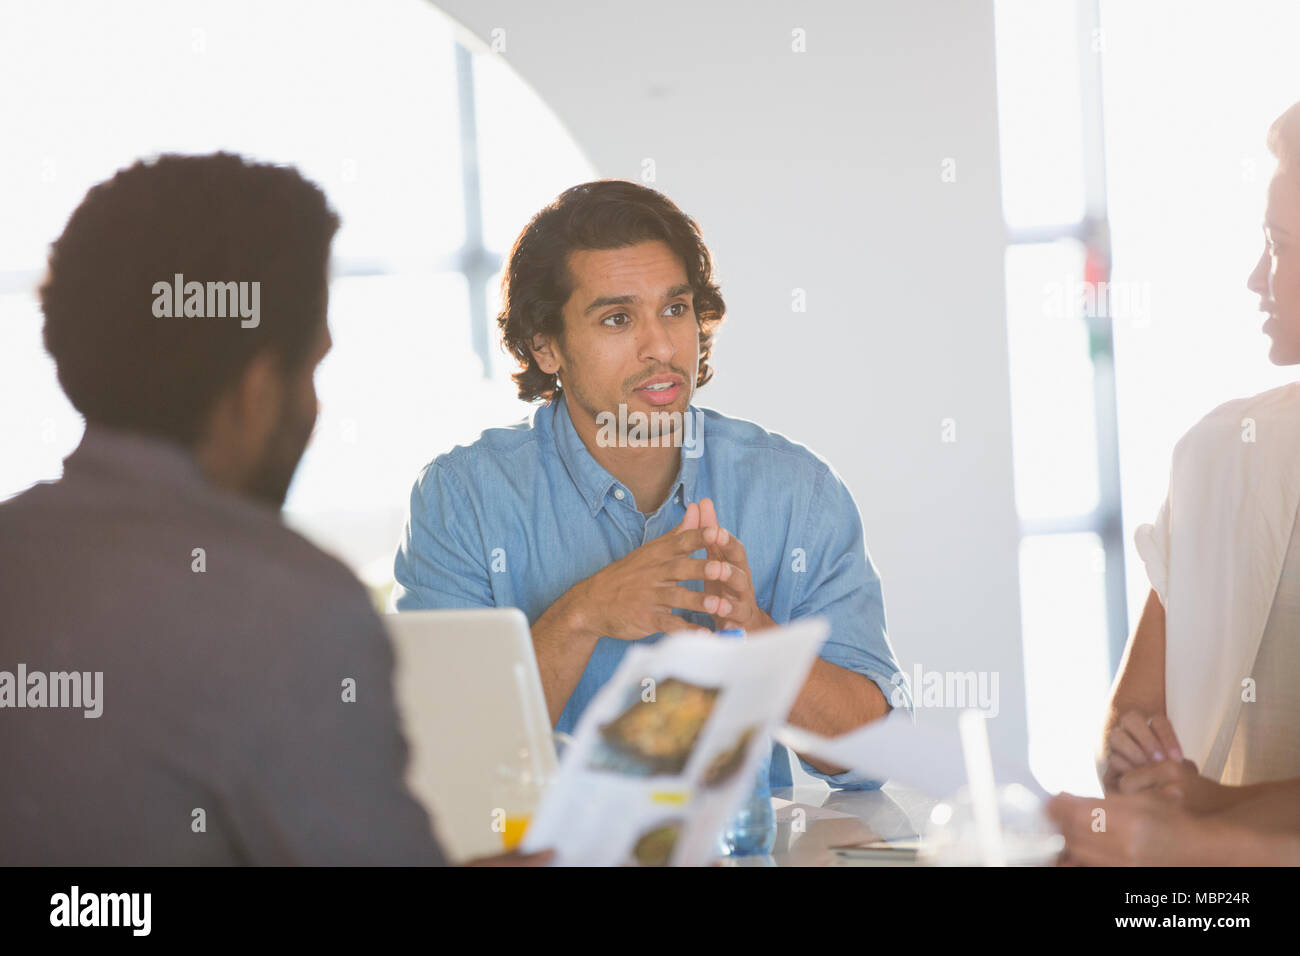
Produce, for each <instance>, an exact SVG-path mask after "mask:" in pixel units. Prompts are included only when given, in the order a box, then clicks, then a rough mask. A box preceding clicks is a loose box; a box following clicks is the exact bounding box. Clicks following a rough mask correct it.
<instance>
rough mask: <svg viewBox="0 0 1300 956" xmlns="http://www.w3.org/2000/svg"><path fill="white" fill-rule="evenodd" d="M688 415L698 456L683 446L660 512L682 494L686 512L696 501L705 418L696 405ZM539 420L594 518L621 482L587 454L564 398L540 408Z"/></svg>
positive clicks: (688, 410) (689, 409) (689, 407)
mask: <svg viewBox="0 0 1300 956" xmlns="http://www.w3.org/2000/svg"><path fill="white" fill-rule="evenodd" d="M686 414H687V415H689V416H691V418H692V420H693V425H694V427H695V435H694V441H695V446H696V448H695V453H694V454H687V451H688V449H687V448H686V446H685V443H683V446H682V449H681V464H680V466H679V467H678V469H677V479H676V480H675V481H674V482H673V486H672V487H671V488H670V489H669V490H668V496H667V497H666V498H665V499H664V502H663V505H661V506H660V507H661V508H662V507H663V506H664V505H667V504H668V503H669V502H671V501H672V500H673V499H674V498H677V497H678V492H679V491H680V492H681V495H680V501H681V505H682V507H683V508H684V507H686V505H688V504H689V503H690V502H692V501H695V500H696V497H695V491H696V487H697V483H698V478H699V470H700V458H701V455H702V453H703V450H704V415H703V414H702V413H701V412H700V410H699V409H697V408H696V407H695V406H694V405H691V406H688V408H687V410H686ZM538 418H539V419H541V420H547V421H548V422H549V424H550V426H551V428H550V430H551V433H552V434H553V436H554V438H555V450H556V453H557V454H558V455H559V457H560V461H561V462H562V463H563V464H564V468H565V470H566V471H567V472H568V473H569V477H570V478H571V479H572V480H573V484H574V485H575V486H576V487H577V489H578V491H579V492H580V493H581V494H582V497H583V499H584V500H585V501H586V502H587V507H588V508H589V509H590V511H591V515H592V517H595V516H596V514H597V513H598V512H599V511H600V509H601V508H603V507H604V506H605V501H606V499H607V498H608V497H609V495H610V494H611V493H612V492H613V491H614V489H615V488H616V487H622V486H621V485H620V484H619V482H618V479H616V478H615V477H614V476H613V475H611V474H610V473H609V472H608V471H606V470H605V469H604V468H603V467H602V466H601V465H600V463H599V462H597V461H596V459H595V458H593V457H592V455H591V452H590V451H588V450H587V446H586V445H585V444H583V442H582V438H581V437H580V436H579V435H578V432H577V429H575V428H574V427H573V420H572V419H571V418H570V417H569V408H568V402H567V400H566V398H565V397H564V395H561V396H560V400H559V401H558V402H552V403H550V404H547V405H544V406H543V407H542V408H540V409H539V410H538ZM625 490H626V489H625Z"/></svg>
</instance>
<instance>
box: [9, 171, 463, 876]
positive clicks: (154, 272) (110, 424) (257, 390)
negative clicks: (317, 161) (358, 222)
mask: <svg viewBox="0 0 1300 956" xmlns="http://www.w3.org/2000/svg"><path fill="white" fill-rule="evenodd" d="M337 227H338V219H337V217H336V216H335V214H334V213H333V211H331V210H330V208H329V207H328V205H327V204H326V200H325V196H324V195H323V194H322V193H321V191H320V190H319V189H318V188H316V187H315V186H314V185H313V184H311V183H309V182H307V181H305V180H304V179H303V178H302V177H301V176H299V175H298V173H297V172H295V171H294V170H292V169H290V168H287V167H277V166H270V165H248V164H246V163H245V162H244V161H243V160H241V159H240V158H239V157H238V156H232V155H227V154H217V155H213V156H194V157H182V156H164V157H161V158H160V159H158V160H157V161H156V162H153V163H148V164H146V163H136V164H135V165H134V166H132V167H130V168H129V169H126V170H123V171H121V172H119V173H118V174H117V175H116V176H114V177H113V178H112V179H111V180H109V181H107V182H105V183H101V184H100V185H98V186H96V187H95V188H94V189H92V190H91V191H90V192H89V194H88V195H87V196H86V198H85V200H84V201H83V202H82V204H81V205H80V206H79V207H78V208H77V210H76V211H75V212H74V213H73V215H72V217H71V219H70V220H69V222H68V224H67V227H66V228H65V230H64V232H63V234H62V236H60V238H59V239H58V240H57V241H56V242H55V243H54V245H53V248H52V250H51V254H50V261H49V274H48V276H47V278H46V280H45V282H44V285H43V286H42V288H41V304H42V308H43V310H44V313H45V343H46V346H47V348H48V349H49V351H50V354H51V355H53V356H54V360H55V362H56V363H57V366H58V374H59V381H60V383H61V384H62V386H63V389H64V391H65V392H66V393H67V395H68V398H69V399H70V400H71V402H72V404H73V405H74V406H76V408H77V410H78V411H80V412H81V413H82V414H83V415H84V416H85V418H86V431H85V436H84V437H83V439H82V441H81V444H80V446H79V447H78V448H77V449H76V450H75V451H74V452H73V453H72V454H71V455H70V456H69V457H68V458H67V460H66V463H65V468H64V474H63V477H62V478H61V479H60V480H58V481H56V482H52V483H49V484H41V485H37V486H35V487H33V488H31V489H30V490H28V491H27V492H25V493H24V494H22V495H19V496H18V497H17V498H15V499H14V500H12V501H10V502H7V503H5V504H3V505H0V567H2V568H3V571H2V572H0V708H2V709H0V722H2V723H3V725H4V726H3V732H0V767H4V768H5V773H4V779H3V782H0V821H3V829H4V837H3V839H0V864H6V865H8V864H28V865H30V864H42V865H44V864H74V865H78V864H81V865H84V864H92V865H99V864H230V863H266V864H345V863H401V864H438V863H442V862H444V861H443V855H442V853H441V851H440V850H439V847H438V845H437V843H436V841H435V840H434V837H433V835H432V832H431V828H430V823H429V818H428V815H427V814H426V813H425V811H424V810H423V809H422V808H421V807H420V806H419V804H417V803H416V802H415V800H414V799H413V797H412V796H411V795H410V794H409V792H408V791H407V790H406V788H405V785H404V781H403V774H404V770H405V764H406V759H407V746H406V742H405V740H404V739H403V737H402V735H401V733H400V730H399V725H398V716H397V711H396V708H395V705H394V702H393V695H392V690H391V677H392V668H393V660H392V656H391V652H390V649H389V645H388V643H387V641H386V638H385V634H384V631H383V628H382V625H381V623H380V621H379V620H378V618H377V617H376V615H375V614H374V612H373V610H372V609H371V607H370V604H369V601H368V599H367V596H366V593H365V591H364V590H363V589H362V587H361V585H360V584H359V583H358V582H357V581H356V579H355V578H354V577H353V576H352V575H351V574H350V573H349V572H348V571H347V570H346V569H345V568H344V567H343V566H342V565H341V564H339V563H338V562H337V561H335V560H333V559H332V558H329V557H327V556H326V555H325V554H324V553H322V552H321V551H319V550H318V549H316V548H315V547H313V546H312V545H310V544H308V543H307V542H306V541H305V540H304V539H302V538H301V537H299V536H298V535H297V534H294V533H293V532H292V531H289V530H288V529H287V528H285V527H284V525H283V524H282V523H281V521H280V514H279V512H280V506H281V504H282V503H283V501H284V497H285V494H286V492H287V490H288V488H289V483H290V480H291V479H292V477H293V473H294V470H295V469H296V467H297V464H298V460H299V458H300V457H301V455H302V453H303V449H304V448H305V446H306V445H307V442H308V439H309V438H310V436H311V433H312V430H313V427H314V424H315V420H316V392H315V388H314V385H313V373H314V371H315V368H316V365H317V363H318V362H320V360H321V358H322V357H323V356H324V355H325V353H326V352H327V351H328V350H329V347H330V335H329V329H328V327H327V325H326V305H327V297H328V287H327V268H328V262H329V252H330V244H331V241H332V238H333V236H334V232H335V230H336V229H337ZM6 678H7V679H6Z"/></svg>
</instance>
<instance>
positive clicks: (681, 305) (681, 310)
mask: <svg viewBox="0 0 1300 956" xmlns="http://www.w3.org/2000/svg"><path fill="white" fill-rule="evenodd" d="M674 309H676V310H677V311H675V312H674V311H673V310H674ZM690 310H691V307H690V306H689V305H687V304H686V303H685V302H674V303H673V304H672V305H670V306H669V307H668V308H667V309H666V310H665V311H666V312H668V314H669V315H671V316H672V317H673V318H677V317H678V316H682V315H685V314H686V313H687V312H689V311H690Z"/></svg>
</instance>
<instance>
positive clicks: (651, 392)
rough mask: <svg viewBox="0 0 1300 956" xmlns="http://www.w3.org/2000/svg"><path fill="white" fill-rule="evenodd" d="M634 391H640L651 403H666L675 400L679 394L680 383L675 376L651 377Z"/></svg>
mask: <svg viewBox="0 0 1300 956" xmlns="http://www.w3.org/2000/svg"><path fill="white" fill-rule="evenodd" d="M636 391H638V392H640V393H641V395H642V397H643V398H644V399H645V400H646V401H647V402H649V403H650V404H651V405H668V404H670V403H672V402H674V401H676V400H677V396H678V395H680V394H681V391H682V383H681V380H680V379H677V378H666V379H663V378H661V379H651V380H650V382H649V383H648V384H646V385H641V386H639V387H638V388H637V389H636Z"/></svg>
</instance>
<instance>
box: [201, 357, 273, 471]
mask: <svg viewBox="0 0 1300 956" xmlns="http://www.w3.org/2000/svg"><path fill="white" fill-rule="evenodd" d="M284 388H285V387H284V381H283V379H282V378H281V372H280V370H279V363H278V361H277V360H276V358H275V356H274V355H272V354H270V353H269V352H266V351H264V352H262V353H261V354H259V355H256V356H254V357H253V359H252V361H250V362H249V363H248V365H246V366H245V367H244V370H243V372H242V373H240V376H239V378H238V379H236V380H235V381H234V382H232V383H231V384H230V386H229V387H228V388H227V389H226V390H225V391H224V392H223V393H222V395H221V397H220V398H218V399H217V401H216V403H215V404H214V406H213V408H212V411H211V413H210V414H209V416H208V421H207V427H206V429H205V435H204V437H203V439H202V440H201V441H200V442H199V443H198V444H197V445H196V447H195V453H196V455H197V456H198V458H199V462H200V464H201V465H202V466H203V468H204V470H205V471H206V472H207V473H208V475H209V477H210V478H212V479H213V480H215V481H216V482H217V483H218V484H221V485H224V486H225V487H228V488H232V489H235V490H239V489H241V488H242V487H243V484H244V482H245V480H246V479H247V477H248V474H249V470H250V469H251V468H252V467H253V466H254V465H255V464H256V462H258V461H260V460H261V458H262V455H263V454H264V453H265V451H266V446H267V443H268V442H269V441H270V438H271V433H272V432H273V431H274V429H275V427H276V424H277V423H278V421H279V419H280V414H281V411H282V408H281V404H282V403H283V402H284V401H285V400H286V395H285V390H284Z"/></svg>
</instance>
